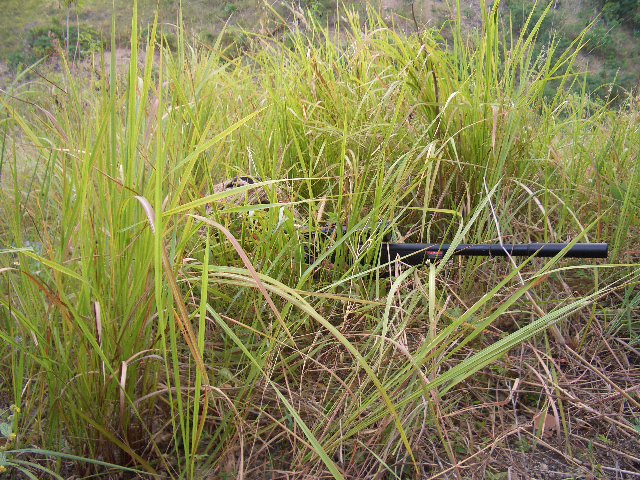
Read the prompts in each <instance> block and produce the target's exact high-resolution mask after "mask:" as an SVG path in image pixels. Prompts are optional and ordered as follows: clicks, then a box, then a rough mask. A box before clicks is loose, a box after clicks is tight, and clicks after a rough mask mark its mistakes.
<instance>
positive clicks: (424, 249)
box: [380, 243, 609, 265]
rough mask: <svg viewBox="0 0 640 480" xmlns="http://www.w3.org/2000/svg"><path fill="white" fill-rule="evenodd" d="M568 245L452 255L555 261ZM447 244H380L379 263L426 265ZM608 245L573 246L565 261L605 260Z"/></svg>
mask: <svg viewBox="0 0 640 480" xmlns="http://www.w3.org/2000/svg"><path fill="white" fill-rule="evenodd" d="M568 245H569V244H568V243H528V244H517V243H505V244H494V245H467V244H460V245H458V246H456V247H455V248H454V252H453V254H454V255H462V256H466V257H531V256H534V255H535V256H536V257H555V256H556V255H557V254H558V253H560V252H561V251H562V250H564V249H565V248H566V247H567V246H568ZM450 248H451V246H450V245H449V244H446V243H445V244H440V245H437V244H426V243H383V244H382V252H381V255H380V263H382V264H384V263H388V262H389V261H391V260H395V259H397V258H399V259H400V260H402V261H403V262H404V263H406V264H409V265H422V264H423V263H425V262H426V261H433V260H438V259H441V258H442V257H444V256H445V254H446V253H447V252H448V251H449V249H450ZM608 253H609V245H608V244H606V243H576V244H575V245H573V246H572V247H571V248H570V249H569V250H568V251H567V252H566V253H565V255H564V256H565V257H566V258H607V255H608Z"/></svg>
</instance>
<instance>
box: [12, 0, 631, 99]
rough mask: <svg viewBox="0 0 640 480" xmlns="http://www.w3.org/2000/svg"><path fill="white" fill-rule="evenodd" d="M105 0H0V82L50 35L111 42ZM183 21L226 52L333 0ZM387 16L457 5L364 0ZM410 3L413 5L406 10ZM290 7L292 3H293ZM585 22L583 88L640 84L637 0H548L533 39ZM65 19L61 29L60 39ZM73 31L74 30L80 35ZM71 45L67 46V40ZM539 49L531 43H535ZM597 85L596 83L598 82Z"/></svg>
mask: <svg viewBox="0 0 640 480" xmlns="http://www.w3.org/2000/svg"><path fill="white" fill-rule="evenodd" d="M111 3H112V2H111V1H100V0H3V1H2V15H1V16H0V38H2V39H3V41H2V42H0V85H6V84H7V83H9V82H10V81H11V80H12V79H13V78H15V75H16V73H18V72H20V71H21V70H22V69H24V68H25V67H27V66H28V65H30V64H32V63H33V62H35V61H37V60H38V59H40V58H42V57H47V56H55V55H54V45H53V44H54V43H55V41H56V39H57V40H58V41H59V42H60V43H63V44H64V45H63V47H65V48H69V49H70V51H71V52H72V55H71V56H76V57H79V56H87V54H89V53H92V52H97V51H99V50H100V49H101V48H103V47H104V46H106V45H107V44H108V43H109V42H108V39H109V38H110V34H111V33H110V30H111ZM114 3H115V6H116V26H117V28H116V30H117V38H116V41H117V43H118V46H119V47H121V48H123V49H126V48H127V45H128V42H129V34H130V18H131V9H132V2H131V0H115V2H114ZM182 3H183V5H182V6H183V15H184V23H185V25H186V26H187V28H188V31H189V32H190V33H191V34H192V35H193V37H192V40H193V41H194V42H195V43H198V42H202V43H203V44H213V43H215V42H216V40H217V39H218V36H219V35H220V32H222V31H224V35H223V37H222V38H221V40H222V41H223V43H224V44H225V45H229V46H230V52H234V51H238V49H242V48H243V46H244V44H245V43H247V42H248V35H247V32H258V33H262V34H272V33H273V32H274V31H275V30H277V29H278V25H280V26H281V23H282V20H284V21H287V22H295V21H296V16H295V14H294V13H293V11H294V10H295V9H304V10H307V11H310V12H312V13H313V15H314V16H316V17H317V18H319V19H320V20H321V21H322V22H323V23H325V22H326V23H328V24H329V25H330V26H331V27H333V28H335V27H336V25H337V23H338V22H337V21H336V20H337V19H336V7H337V2H334V1H333V0H297V1H295V2H293V3H292V2H284V1H280V0H276V1H274V0H270V1H269V2H260V1H255V0H185V1H183V2H182ZM366 3H367V2H364V1H353V0H346V1H345V2H344V4H345V5H346V6H348V7H352V8H357V9H362V10H364V9H365V8H366V7H365V5H366ZM372 3H373V5H374V6H375V7H376V8H378V9H379V10H380V11H381V12H382V13H383V16H384V17H385V19H386V20H387V21H388V22H390V23H391V22H392V23H393V24H394V25H395V26H396V27H397V28H398V29H402V30H413V29H414V28H415V22H414V18H413V17H414V15H415V20H416V21H417V23H418V25H419V27H420V28H421V29H422V28H439V27H440V26H441V25H443V24H444V22H446V21H447V20H448V19H452V18H454V16H456V15H457V6H456V2H454V1H448V0H419V1H415V2H410V1H408V0H377V1H374V2H372ZM412 3H413V13H412ZM138 4H139V13H140V19H141V24H142V25H141V31H142V32H143V33H144V32H145V29H144V25H145V24H148V23H150V22H151V21H152V19H153V16H154V14H155V10H156V1H155V0H153V1H152V0H139V2H138ZM534 5H535V2H534V1H532V0H505V1H503V2H502V5H501V10H500V12H501V18H502V20H503V21H504V22H505V24H506V25H508V24H509V22H511V25H512V28H513V30H514V31H518V30H519V29H520V28H521V27H522V25H523V24H524V22H525V20H526V18H527V15H528V14H529V12H531V11H532V9H533V8H534ZM546 5H547V3H546V2H539V5H538V6H537V9H536V13H535V14H534V18H533V20H537V18H538V16H539V15H540V13H541V12H542V11H543V9H544V7H545V6H546ZM159 6H160V13H159V15H160V22H161V23H162V24H163V29H164V31H165V34H166V38H167V40H168V41H169V43H171V42H172V35H173V33H172V32H174V31H175V27H174V25H175V24H176V23H177V11H178V6H179V0H159ZM292 7H293V8H292ZM459 14H460V17H461V19H462V22H463V25H464V26H465V27H466V28H467V29H468V32H469V33H470V34H472V33H473V31H474V30H475V29H476V28H478V27H479V26H480V19H481V12H480V2H479V1H478V0H461V1H460V12H459ZM591 22H595V23H594V24H593V26H592V28H591V30H590V32H589V33H588V35H587V39H588V45H587V48H586V49H585V50H584V51H583V53H582V54H581V56H580V58H579V61H580V65H579V67H580V70H581V71H585V72H588V75H587V77H586V84H585V85H584V86H585V87H586V90H587V91H589V92H595V93H596V95H597V96H599V97H602V98H609V97H610V96H611V95H612V94H614V95H615V94H620V93H624V92H625V91H628V90H630V89H635V88H637V87H638V85H639V82H640V1H639V0H614V1H607V0H571V1H569V0H556V1H555V2H553V6H552V10H551V12H550V14H549V15H548V16H547V17H546V19H545V21H544V23H543V25H542V29H541V32H540V37H541V41H539V42H538V44H539V45H540V47H538V48H539V49H540V48H544V46H545V45H547V44H548V43H549V42H550V41H552V39H555V40H557V41H559V42H560V47H561V48H560V50H562V49H563V48H562V47H566V46H568V45H569V44H570V43H571V42H572V41H573V40H575V38H576V37H577V36H578V35H579V34H580V32H581V31H582V30H583V29H584V28H585V27H586V26H588V25H589V24H590V23H591ZM67 28H68V29H69V32H68V37H69V44H70V45H68V46H67V45H66V43H67V41H66V40H65V39H66V38H67ZM78 32H79V33H80V35H79V37H80V38H79V39H78ZM76 45H77V47H78V52H75V46H76ZM537 53H539V52H537ZM603 86H604V88H603Z"/></svg>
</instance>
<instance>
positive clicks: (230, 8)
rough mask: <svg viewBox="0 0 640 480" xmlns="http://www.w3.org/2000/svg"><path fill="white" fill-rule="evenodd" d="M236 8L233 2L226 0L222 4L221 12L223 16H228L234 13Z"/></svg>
mask: <svg viewBox="0 0 640 480" xmlns="http://www.w3.org/2000/svg"><path fill="white" fill-rule="evenodd" d="M237 10H238V7H237V6H236V5H235V4H234V3H229V2H227V3H225V4H224V7H222V13H223V15H224V16H225V17H230V16H231V15H233V14H234V13H236V11H237Z"/></svg>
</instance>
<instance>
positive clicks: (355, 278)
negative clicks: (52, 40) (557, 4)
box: [0, 4, 640, 478]
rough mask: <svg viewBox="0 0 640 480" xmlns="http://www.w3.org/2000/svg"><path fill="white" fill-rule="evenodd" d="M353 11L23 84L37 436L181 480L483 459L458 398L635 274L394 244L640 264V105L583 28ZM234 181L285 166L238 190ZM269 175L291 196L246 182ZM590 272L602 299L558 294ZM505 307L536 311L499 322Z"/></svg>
mask: <svg viewBox="0 0 640 480" xmlns="http://www.w3.org/2000/svg"><path fill="white" fill-rule="evenodd" d="M495 8H496V9H497V4H496V7H495ZM345 16H346V17H345V19H343V20H342V22H343V23H342V24H341V25H340V27H339V30H338V32H337V33H335V32H329V31H328V30H327V29H326V28H324V27H323V26H321V25H320V24H318V23H317V22H315V21H314V20H313V18H305V19H304V21H303V25H302V27H301V30H291V31H289V32H287V35H286V36H285V37H283V38H282V39H279V38H270V37H260V36H255V37H254V38H253V47H252V49H251V50H249V51H248V52H247V53H246V54H245V56H244V57H242V58H239V59H235V60H230V59H228V58H226V57H225V52H224V51H220V50H219V49H213V50H207V51H203V50H200V49H197V48H193V47H191V46H190V45H188V44H187V43H186V42H185V39H184V38H185V37H184V35H182V34H181V35H179V39H180V42H179V48H178V49H177V50H176V51H174V52H170V51H169V50H168V49H166V48H164V47H163V46H162V45H158V44H156V42H155V29H154V30H153V31H152V32H151V34H150V38H149V42H148V44H146V45H144V48H140V47H139V46H138V45H137V42H136V41H134V42H132V53H131V64H130V66H129V70H128V72H127V73H126V75H120V74H119V73H118V72H117V71H116V69H115V61H112V62H111V65H112V67H111V70H110V72H106V71H104V70H103V71H100V72H98V73H96V74H95V76H92V77H90V78H83V79H75V78H74V76H73V72H71V71H70V69H69V68H68V67H65V68H66V70H65V73H64V75H62V77H61V79H60V80H59V82H60V83H59V84H58V85H57V86H56V87H55V91H56V98H57V99H58V100H57V103H56V102H55V101H53V100H52V98H51V94H48V93H47V92H46V91H41V92H40V93H37V94H34V93H30V92H27V91H24V92H23V91H20V89H18V90H16V91H14V92H13V93H12V95H11V96H9V95H5V96H3V97H0V105H1V108H2V110H1V112H0V113H1V114H2V115H3V117H2V125H1V128H2V130H3V131H4V132H6V136H5V137H4V141H3V148H2V149H0V151H1V152H2V162H1V165H2V173H3V177H4V178H3V189H2V201H3V207H2V208H3V212H5V215H4V216H3V218H2V223H1V227H2V229H1V231H0V232H1V237H0V238H2V239H3V242H4V245H5V246H6V249H5V250H3V251H2V255H1V256H0V258H1V259H2V262H3V264H2V267H3V268H1V269H0V272H1V274H2V279H3V280H2V281H3V286H4V289H5V294H4V295H3V296H2V297H1V298H0V312H2V313H1V314H0V318H1V320H0V321H1V324H0V325H1V329H0V335H1V337H2V339H3V341H4V342H5V344H4V346H3V347H1V349H0V353H1V355H2V359H3V360H2V361H3V365H7V366H10V367H11V368H10V372H11V375H10V376H5V377H3V378H2V389H3V392H7V393H9V392H10V393H9V394H10V395H11V396H12V402H13V403H15V404H16V405H19V406H20V408H21V409H22V412H23V413H22V415H21V417H20V419H21V420H20V424H19V429H18V438H17V442H18V445H29V446H37V447H40V448H43V449H44V448H46V449H49V450H53V451H57V452H61V453H62V454H69V455H70V454H73V455H77V456H80V457H84V458H87V459H94V460H98V461H102V462H108V463H110V464H118V465H123V466H129V467H132V466H133V467H135V468H137V469H139V470H144V471H146V472H148V473H149V474H160V475H163V476H167V477H172V478H182V477H185V478H203V477H205V476H206V475H208V474H215V475H218V476H223V475H225V474H226V475H230V476H235V475H238V476H249V477H250V476H256V477H261V476H264V475H266V474H267V473H266V472H269V471H274V472H275V471H290V472H297V474H298V475H300V476H302V475H311V476H318V477H319V476H325V475H330V476H333V477H335V478H345V477H353V476H358V477H365V476H373V475H375V474H380V475H386V476H389V477H390V478H391V477H393V478H405V477H421V476H423V475H425V474H426V473H430V472H431V473H434V472H435V470H434V467H429V466H428V464H429V459H428V452H429V451H431V450H430V447H429V445H431V444H433V443H434V442H435V443H440V444H442V445H444V446H445V447H444V452H445V454H446V456H447V458H446V460H445V461H446V462H448V465H446V466H447V467H448V466H450V465H456V463H457V460H456V455H459V449H456V448H454V447H455V442H454V441H453V440H452V438H450V436H449V434H448V428H449V426H448V424H447V420H446V419H445V415H444V414H445V413H446V412H447V411H449V410H450V409H452V408H455V404H456V402H457V400H456V399H459V398H460V395H461V392H462V390H463V389H462V388H461V385H463V384H464V385H468V382H470V380H469V379H470V377H471V376H473V375H474V374H476V373H478V372H481V371H482V370H483V369H484V368H485V367H486V366H487V365H489V364H490V363H491V362H493V361H494V360H495V359H497V358H499V357H500V356H501V355H503V354H504V353H505V352H507V351H508V350H509V349H510V348H512V347H514V346H516V345H518V344H520V343H522V342H525V341H528V340H530V339H532V338H534V337H535V335H536V334H539V333H541V332H543V331H544V330H545V329H546V328H548V327H549V326H551V325H555V324H557V323H558V322H561V321H562V320H563V319H566V318H575V317H574V315H575V313H576V312H578V311H580V310H581V309H584V308H585V307H587V306H589V305H594V302H597V301H598V299H600V298H602V297H604V296H606V295H608V294H609V293H611V292H613V291H615V290H618V289H625V288H626V289H630V288H633V286H634V285H636V284H637V270H635V269H634V267H633V266H627V267H624V268H623V267H616V266H615V265H607V266H606V267H607V268H604V267H595V266H589V265H584V266H575V265H574V266H575V267H576V268H574V269H567V268H566V264H565V267H560V265H559V263H558V262H559V260H560V258H554V259H552V260H550V261H548V262H545V263H541V262H540V261H538V260H531V261H527V262H523V263H522V264H521V265H519V266H517V267H515V266H512V265H508V264H500V265H498V264H496V263H493V262H491V263H490V264H488V265H487V264H481V263H480V261H479V260H478V261H469V262H467V263H464V264H463V263H452V262H440V263H439V264H438V265H431V266H428V267H425V268H424V269H406V268H403V267H401V266H400V265H396V264H391V265H378V264H377V261H376V259H377V257H376V253H377V252H378V251H379V248H380V242H381V241H382V239H383V237H384V236H385V235H392V236H396V237H397V236H402V238H403V239H404V240H407V241H411V240H416V241H429V242H438V241H440V240H446V241H450V242H453V243H457V242H462V241H465V242H482V241H487V242H488V241H497V240H498V235H499V234H500V235H501V238H502V239H507V238H508V239H509V240H514V241H529V240H541V241H543V240H549V241H563V240H568V239H574V240H575V241H577V240H581V241H585V240H587V239H588V240H591V241H607V240H613V250H614V256H615V259H621V260H623V261H627V260H628V254H627V253H625V252H626V251H627V250H628V248H627V246H626V245H627V241H628V238H629V235H631V234H632V232H636V231H637V227H638V219H637V215H636V214H635V208H637V205H638V201H639V200H640V198H639V197H638V193H637V192H638V191H639V189H638V187H640V181H639V177H638V175H640V173H639V172H640V170H639V169H638V168H637V166H636V165H635V164H636V163H637V156H638V145H640V133H639V130H638V126H637V125H638V123H637V119H638V108H637V99H633V98H630V99H629V102H628V108H625V109H624V110H620V111H611V110H608V109H607V108H606V106H597V105H595V104H593V103H591V102H590V101H589V100H588V99H585V98H583V97H579V96H573V95H569V94H568V93H566V92H567V91H568V85H569V84H570V83H572V82H574V81H579V77H577V76H572V75H573V74H572V68H571V65H572V64H573V61H574V60H575V57H576V54H577V52H578V51H579V49H580V43H579V41H578V42H577V43H576V44H575V45H574V46H573V47H572V48H571V49H570V50H569V51H567V52H565V53H562V54H561V55H551V53H549V54H548V55H546V56H545V57H541V58H533V57H532V51H533V45H534V43H535V41H536V33H537V29H538V26H539V25H528V26H527V27H526V28H524V29H523V33H522V35H521V36H520V37H518V38H512V37H511V36H510V35H509V32H505V31H503V30H502V29H501V28H500V24H499V22H498V19H497V12H496V10H495V9H494V10H493V11H484V15H483V16H484V23H483V29H482V32H481V34H478V35H477V36H476V37H472V38H466V37H463V35H462V33H461V31H460V29H457V28H456V26H455V25H453V28H451V30H450V31H448V30H447V31H442V32H441V31H437V30H430V31H426V32H422V33H420V34H419V35H412V36H409V37H406V36H403V35H400V34H399V33H396V32H394V31H393V30H391V29H389V28H388V27H387V26H386V25H385V24H384V23H383V21H382V20H381V18H380V17H379V16H378V15H377V14H376V13H375V11H373V10H372V11H370V12H369V15H368V16H367V17H366V18H362V17H359V16H358V15H356V14H353V13H349V12H345ZM132 19H133V21H132V26H133V27H132V30H133V33H132V38H133V39H136V38H137V33H136V25H137V14H136V7H135V4H134V10H133V17H132ZM334 33H335V35H334ZM336 36H337V38H335V37H336ZM553 48H554V47H553V45H551V46H550V47H549V49H550V50H553ZM552 59H556V60H552ZM552 80H554V81H557V80H560V82H559V84H560V87H559V89H558V94H557V95H556V97H555V98H554V99H551V100H550V99H545V98H544V97H543V91H544V87H545V85H546V84H547V83H548V82H550V81H552ZM21 99H22V100H25V99H29V102H31V103H28V104H26V103H25V102H24V101H21ZM634 102H636V103H634ZM35 105H38V106H37V107H36V106H35ZM25 162H29V164H30V165H32V166H33V169H32V175H31V176H29V177H27V176H25V175H24V174H21V173H20V172H21V171H24V169H23V166H22V165H23V164H24V163H25ZM236 175H251V176H254V177H255V178H257V179H258V180H259V182H258V183H257V184H256V185H253V186H245V187H239V188H237V189H235V190H232V191H224V192H214V186H215V185H216V184H218V183H220V182H221V181H222V180H225V179H228V178H232V177H234V176H236ZM25 185H28V186H29V187H28V188H26V187H25ZM256 188H261V189H263V190H264V191H265V192H266V195H267V196H268V199H269V202H270V203H268V204H260V205H254V204H250V203H247V202H245V203H243V202H240V203H238V202H237V201H235V199H237V195H238V194H242V195H245V194H247V193H248V192H249V190H251V189H256ZM494 212H495V214H494ZM325 224H336V225H337V226H338V228H336V230H335V232H336V233H335V234H334V235H332V236H322V235H317V236H316V237H315V238H314V239H312V240H310V237H309V232H310V231H311V232H313V231H317V230H318V228H319V227H320V226H322V225H325ZM498 225H499V227H500V229H499V230H498V227H497V226H498ZM325 237H326V238H325ZM310 241H311V242H316V245H315V247H314V248H312V249H311V250H312V251H313V254H312V255H309V252H310V251H311V250H310V249H309V242H310ZM34 244H35V245H37V248H33V247H32V246H33V245H34ZM25 247H26V248H25ZM563 268H564V270H563ZM575 271H577V272H583V280H582V284H581V290H582V292H583V294H582V295H581V296H578V297H575V298H571V299H569V300H565V301H562V300H560V299H559V298H558V300H557V301H554V302H551V304H549V305H547V304H546V302H545V301H543V300H541V295H542V296H547V297H548V296H553V291H551V292H550V289H551V287H550V286H549V285H548V284H547V283H546V282H545V281H544V280H545V279H547V278H549V277H550V276H554V275H556V276H557V275H562V274H564V275H571V272H575ZM597 272H601V273H597ZM389 273H391V275H388V274H389ZM585 277H586V280H585V279H584V278H585ZM554 298H555V297H554ZM595 305H596V307H597V303H596V304H595ZM503 318H512V319H514V321H515V324H516V325H519V327H518V328H514V329H513V330H512V331H506V332H504V333H503V334H502V335H501V336H500V339H499V340H498V341H496V342H489V341H488V340H489V338H490V337H488V336H487V332H488V330H487V329H488V328H490V327H491V325H492V324H493V323H494V322H496V321H497V320H498V319H503ZM588 333H589V332H588V328H587V327H586V326H585V328H584V330H583V334H584V335H588ZM471 385H472V383H471ZM16 455H18V454H16ZM74 458H75V457H74ZM76 460H77V458H76ZM74 468H76V469H78V470H79V471H82V469H83V468H86V469H87V470H86V471H87V472H88V471H89V470H91V469H93V468H97V467H95V464H89V466H87V467H83V466H82V463H74Z"/></svg>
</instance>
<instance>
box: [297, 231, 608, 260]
mask: <svg viewBox="0 0 640 480" xmlns="http://www.w3.org/2000/svg"><path fill="white" fill-rule="evenodd" d="M335 232H336V226H335V225H329V226H325V227H322V228H321V229H320V230H319V232H318V233H320V234H321V235H322V236H324V237H330V236H332V235H334V234H335ZM342 232H343V234H346V233H347V227H342ZM313 239H315V234H313V233H312V234H311V236H310V238H309V240H311V241H313ZM568 245H569V244H568V243H525V244H522V243H520V244H518V243H504V244H499V243H496V244H488V245H469V244H460V245H457V246H456V247H455V248H454V252H453V255H460V256H464V257H531V256H536V257H555V256H556V255H557V254H558V253H560V252H561V251H562V250H564V249H565V248H566V247H567V246H568ZM450 249H451V245H450V244H448V243H443V244H435V243H390V242H383V243H382V248H381V252H380V264H385V263H388V262H390V261H393V260H396V259H399V260H401V261H402V262H404V263H406V264H408V265H412V266H416V265H423V264H424V263H425V262H427V261H435V260H439V259H441V258H443V257H444V256H445V255H446V254H447V252H448V251H449V250H450ZM309 253H311V252H309V250H307V254H309ZM608 253H609V245H608V244H606V243H576V244H575V245H573V246H572V247H571V248H570V249H569V250H567V252H565V255H564V257H565V258H607V255H608ZM308 258H313V257H311V256H310V257H308Z"/></svg>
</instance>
